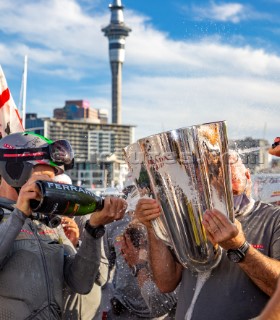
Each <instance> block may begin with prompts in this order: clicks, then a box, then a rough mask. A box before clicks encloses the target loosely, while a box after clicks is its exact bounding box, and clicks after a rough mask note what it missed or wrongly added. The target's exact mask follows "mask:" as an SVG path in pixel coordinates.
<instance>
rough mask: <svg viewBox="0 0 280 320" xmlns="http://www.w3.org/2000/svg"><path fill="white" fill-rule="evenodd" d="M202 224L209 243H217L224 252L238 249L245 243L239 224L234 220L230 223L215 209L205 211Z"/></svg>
mask: <svg viewBox="0 0 280 320" xmlns="http://www.w3.org/2000/svg"><path fill="white" fill-rule="evenodd" d="M202 224H203V226H204V227H205V231H206V235H207V238H208V239H209V240H210V241H211V243H212V244H217V243H218V244H219V245H220V246H221V247H222V248H223V249H225V250H228V249H236V248H239V247H240V246H242V245H243V243H244V242H245V236H244V233H243V231H242V227H241V224H240V222H239V221H238V220H235V221H234V223H232V222H231V221H230V220H229V219H228V218H227V217H226V216H225V215H224V214H223V213H221V212H220V211H218V210H216V209H213V210H206V211H205V213H204V215H203V220H202Z"/></svg>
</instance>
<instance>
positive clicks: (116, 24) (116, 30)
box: [102, 0, 131, 124]
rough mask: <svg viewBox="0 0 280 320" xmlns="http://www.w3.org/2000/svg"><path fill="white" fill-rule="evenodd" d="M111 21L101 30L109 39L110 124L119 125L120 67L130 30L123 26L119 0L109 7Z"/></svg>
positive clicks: (121, 8)
mask: <svg viewBox="0 0 280 320" xmlns="http://www.w3.org/2000/svg"><path fill="white" fill-rule="evenodd" d="M109 8H110V10H111V21H110V24H109V25H108V26H107V27H104V28H102V31H103V32H104V35H105V36H106V37H107V38H108V39H109V57H110V65H111V72H112V123H117V124H121V123H122V120H121V103H122V102H121V98H122V65H123V63H124V59H125V38H126V37H127V36H128V34H129V32H131V29H130V28H129V27H128V26H126V25H125V23H124V16H123V8H124V7H123V6H122V3H121V0H114V1H113V4H110V5H109Z"/></svg>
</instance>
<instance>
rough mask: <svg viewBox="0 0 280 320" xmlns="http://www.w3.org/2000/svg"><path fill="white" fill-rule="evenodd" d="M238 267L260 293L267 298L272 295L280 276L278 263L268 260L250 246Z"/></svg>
mask: <svg viewBox="0 0 280 320" xmlns="http://www.w3.org/2000/svg"><path fill="white" fill-rule="evenodd" d="M239 265H240V267H241V268H242V269H243V271H244V272H246V274H247V275H248V276H249V277H250V279H251V280H252V281H253V282H254V283H255V284H256V285H257V286H258V287H259V288H260V289H261V290H262V291H264V292H265V293H266V294H267V295H269V296H271V295H272V294H273V292H274V291H275V288H276V284H277V280H278V278H279V275H280V261H278V260H275V259H272V258H269V257H267V256H265V255H263V254H262V253H260V252H259V251H258V250H256V249H254V248H253V247H252V246H250V248H249V249H248V251H247V253H246V256H245V259H244V260H243V261H242V262H240V263H239Z"/></svg>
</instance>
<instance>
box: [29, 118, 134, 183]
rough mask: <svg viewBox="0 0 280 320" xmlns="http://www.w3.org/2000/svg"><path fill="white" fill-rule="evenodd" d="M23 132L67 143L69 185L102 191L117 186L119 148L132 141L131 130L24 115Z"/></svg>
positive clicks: (101, 124)
mask: <svg viewBox="0 0 280 320" xmlns="http://www.w3.org/2000/svg"><path fill="white" fill-rule="evenodd" d="M26 128H27V130H29V131H34V132H36V133H38V134H42V135H44V136H46V137H48V138H50V139H52V140H59V139H67V140H68V141H69V142H70V143H71V145H72V147H73V149H74V152H75V167H74V169H73V170H71V171H70V172H69V173H70V176H71V178H72V181H73V184H76V185H80V184H81V185H83V186H84V187H86V188H104V187H108V186H109V187H112V186H116V185H119V184H121V181H120V174H121V171H122V166H123V165H124V164H125V161H124V159H123V148H125V147H126V146H127V145H129V144H131V143H132V142H133V141H134V127H133V126H130V125H118V124H108V123H101V122H100V123H96V122H91V121H81V120H68V119H57V118H37V115H36V114H27V117H26Z"/></svg>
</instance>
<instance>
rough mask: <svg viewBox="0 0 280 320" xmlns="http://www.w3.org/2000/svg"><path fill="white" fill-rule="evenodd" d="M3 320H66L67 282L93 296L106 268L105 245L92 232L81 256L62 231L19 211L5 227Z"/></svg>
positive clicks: (0, 250)
mask: <svg viewBox="0 0 280 320" xmlns="http://www.w3.org/2000/svg"><path fill="white" fill-rule="evenodd" d="M0 244H1V245H0V319H2V320H5V319H7V320H8V319H9V320H10V319H11V320H21V319H28V320H29V319H36V320H43V319H44V320H47V319H48V320H53V319H60V318H61V310H62V290H63V284H64V280H65V282H66V284H67V285H68V286H69V287H70V288H71V289H72V290H73V291H74V292H78V293H81V294H86V293H88V292H89V291H90V290H91V288H92V286H93V283H94V280H95V279H96V275H97V272H98V268H99V263H100V254H101V253H100V250H101V240H100V239H98V240H96V239H94V238H93V237H91V236H90V235H89V234H88V233H87V232H85V233H84V238H83V241H82V245H81V247H80V249H79V252H78V253H76V251H75V249H74V248H73V246H72V244H71V243H70V241H69V240H68V239H67V238H66V236H65V234H64V232H63V230H62V228H56V229H50V228H48V227H47V226H46V225H44V224H42V223H40V222H38V221H32V220H31V219H29V218H26V216H25V215H23V213H22V212H21V211H19V210H17V209H14V211H13V212H12V213H9V212H7V213H5V216H4V219H3V220H2V221H1V223H0Z"/></svg>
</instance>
